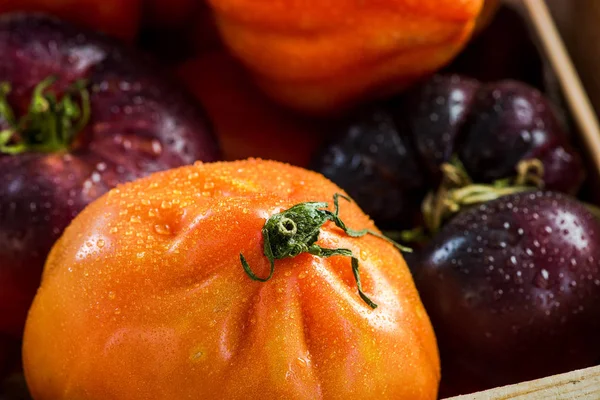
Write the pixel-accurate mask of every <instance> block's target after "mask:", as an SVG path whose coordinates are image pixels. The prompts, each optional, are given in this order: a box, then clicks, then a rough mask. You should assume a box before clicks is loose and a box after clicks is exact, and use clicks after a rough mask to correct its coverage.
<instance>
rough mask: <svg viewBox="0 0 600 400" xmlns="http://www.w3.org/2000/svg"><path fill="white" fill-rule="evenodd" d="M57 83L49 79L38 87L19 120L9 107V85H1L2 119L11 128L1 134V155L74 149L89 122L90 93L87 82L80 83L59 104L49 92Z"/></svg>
mask: <svg viewBox="0 0 600 400" xmlns="http://www.w3.org/2000/svg"><path fill="white" fill-rule="evenodd" d="M54 82H56V78H55V77H52V76H50V77H48V78H46V79H44V80H43V81H41V82H40V83H38V84H37V85H36V86H35V88H34V89H33V93H32V95H31V101H30V103H29V107H28V109H27V113H25V114H24V115H23V116H21V117H20V118H18V119H17V118H16V117H15V113H14V111H13V110H12V108H11V107H10V105H9V103H8V95H9V94H10V91H11V86H10V84H9V83H8V82H2V83H0V117H1V118H2V119H4V121H5V122H6V124H7V125H8V126H9V127H8V128H7V129H4V130H2V131H0V153H4V154H20V153H24V152H27V151H33V152H42V153H53V152H58V151H62V150H67V149H69V148H70V147H71V146H72V145H73V142H74V140H75V138H76V136H77V134H78V133H79V132H81V131H82V130H83V129H84V127H85V126H86V125H87V123H88V122H89V120H90V114H91V111H90V96H89V92H88V90H87V89H86V83H85V81H77V82H75V83H74V84H72V85H71V86H70V87H69V88H67V90H66V91H65V93H64V94H63V96H62V97H61V99H60V100H58V99H57V97H56V95H55V94H53V93H52V92H50V91H49V90H48V89H49V88H50V87H51V86H52V85H53V84H54ZM75 97H79V101H77V100H76V99H75Z"/></svg>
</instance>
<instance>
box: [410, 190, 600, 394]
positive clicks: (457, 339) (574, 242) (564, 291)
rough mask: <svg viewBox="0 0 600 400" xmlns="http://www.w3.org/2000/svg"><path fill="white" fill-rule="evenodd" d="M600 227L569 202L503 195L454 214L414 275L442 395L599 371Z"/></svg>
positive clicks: (544, 195)
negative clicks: (433, 339) (438, 361)
mask: <svg viewBox="0 0 600 400" xmlns="http://www.w3.org/2000/svg"><path fill="white" fill-rule="evenodd" d="M599 243H600V222H599V221H598V219H597V218H596V217H595V216H594V215H592V214H591V213H590V212H589V211H588V210H587V209H586V208H585V207H584V206H583V205H582V204H581V203H579V202H577V201H576V200H574V199H572V198H570V197H567V196H565V195H562V194H557V193H552V192H529V193H523V194H516V195H510V196H505V197H502V198H500V199H498V200H495V201H492V202H489V203H486V204H483V205H480V206H477V207H475V208H472V209H469V210H467V211H464V212H462V213H461V214H459V215H458V216H456V217H455V218H454V219H453V220H451V222H450V223H449V224H447V225H446V226H445V227H444V228H443V229H442V231H441V232H440V233H439V234H438V235H437V236H435V237H434V239H433V240H432V241H431V242H430V243H429V244H428V245H427V247H426V248H425V249H423V251H422V252H421V253H420V254H419V255H418V263H417V264H416V268H414V271H413V273H414V276H415V282H416V284H417V287H418V288H419V293H420V294H421V297H422V300H423V303H424V304H425V306H426V309H427V311H428V314H429V316H430V317H431V320H432V323H433V325H434V329H435V330H436V335H437V338H438V343H439V346H440V352H441V355H442V364H443V373H442V376H443V377H444V382H448V383H452V384H453V386H452V387H448V386H445V388H444V389H445V391H446V393H445V395H451V394H457V393H467V392H471V391H476V390H482V389H485V388H489V387H494V386H500V385H505V384H509V383H516V382H521V381H526V380H530V379H534V378H539V377H542V376H547V375H552V374H556V373H560V372H566V371H570V370H574V369H577V368H584V367H587V366H591V365H594V363H595V362H597V360H598V358H599V357H600V342H599V341H598V335H599V334H600V320H598V318H597V317H598V312H599V311H600V310H599V308H598V307H599V304H600V244H599Z"/></svg>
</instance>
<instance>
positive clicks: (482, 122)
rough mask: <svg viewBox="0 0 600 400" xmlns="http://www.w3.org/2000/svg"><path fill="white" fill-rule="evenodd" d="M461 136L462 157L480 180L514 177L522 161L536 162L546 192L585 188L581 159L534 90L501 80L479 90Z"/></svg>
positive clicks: (476, 178) (460, 153)
mask: <svg viewBox="0 0 600 400" xmlns="http://www.w3.org/2000/svg"><path fill="white" fill-rule="evenodd" d="M462 135H463V137H462V138H461V144H460V145H459V151H458V154H459V157H460V159H461V160H462V162H463V164H464V166H465V167H466V169H467V171H468V172H469V174H470V175H471V176H472V177H473V179H474V180H475V181H478V182H491V181H493V180H496V179H500V178H505V177H507V176H511V175H514V174H515V166H516V165H517V164H518V163H519V161H521V160H525V159H532V158H537V159H540V160H541V161H542V163H543V164H544V167H545V174H544V182H545V188H546V189H548V190H554V191H559V192H564V193H570V194H574V193H576V192H577V190H578V189H579V187H580V186H581V183H582V181H583V177H584V173H583V165H582V162H581V159H580V157H579V156H578V154H577V153H576V152H575V151H574V150H573V149H572V148H571V146H570V145H569V144H568V139H567V135H566V133H565V131H564V129H563V128H562V126H561V125H560V123H559V121H558V119H557V118H556V115H555V111H554V109H553V107H552V105H551V104H550V103H549V102H548V101H547V100H546V99H545V98H544V96H543V95H542V94H541V93H540V92H539V91H537V90H535V89H533V88H531V87H530V86H527V85H525V84H522V83H519V82H516V81H502V82H497V83H493V84H489V85H484V86H482V87H480V88H479V90H478V91H477V94H476V96H475V99H474V101H473V108H472V109H471V111H470V115H469V119H468V122H467V123H466V124H465V126H464V127H463V134H462Z"/></svg>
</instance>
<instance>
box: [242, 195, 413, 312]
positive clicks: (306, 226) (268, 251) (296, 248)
mask: <svg viewBox="0 0 600 400" xmlns="http://www.w3.org/2000/svg"><path fill="white" fill-rule="evenodd" d="M340 198H342V199H344V200H346V201H351V200H350V199H349V198H348V197H346V196H343V195H341V194H339V193H336V194H334V196H333V205H334V211H333V212H332V211H330V210H328V209H327V207H328V204H327V203H325V202H306V203H300V204H296V205H295V206H293V207H291V208H289V209H287V210H285V211H282V212H280V213H278V214H275V215H273V216H271V217H270V218H269V219H268V220H267V221H266V223H265V225H264V226H263V228H262V236H263V241H264V244H263V253H264V255H265V257H267V259H268V260H269V263H270V272H269V275H268V276H267V277H266V278H261V277H259V276H257V275H256V274H255V273H254V272H253V271H252V269H251V268H250V266H249V265H248V262H247V261H246V258H245V257H244V256H243V254H241V253H240V261H241V263H242V267H243V268H244V271H246V274H248V276H249V277H250V278H251V279H252V280H255V281H260V282H267V281H268V280H270V279H271V278H272V277H273V273H274V272H275V260H281V259H283V258H292V257H296V256H297V255H299V254H302V253H309V254H312V255H314V256H318V257H332V256H346V257H350V258H351V260H352V262H351V265H352V272H353V274H354V279H355V280H356V286H357V288H358V294H359V296H360V297H361V298H362V299H363V301H364V302H365V303H367V305H369V307H371V308H373V309H375V308H377V304H375V303H374V302H373V301H372V300H371V299H370V298H369V297H368V296H367V295H366V294H365V293H364V291H363V289H362V284H361V281H360V272H359V263H358V258H356V257H355V256H354V254H353V253H352V250H349V249H343V248H337V249H327V248H323V247H321V246H319V245H317V244H316V242H317V240H318V239H319V233H320V231H321V227H322V226H323V225H324V224H325V223H326V222H327V221H332V222H333V223H334V224H335V225H336V226H337V227H339V228H340V229H342V230H343V231H344V233H345V234H346V235H348V236H350V237H354V238H359V237H362V236H365V235H372V236H375V237H378V238H380V239H383V240H386V241H388V242H390V243H391V244H393V245H394V246H395V247H396V248H397V249H399V250H401V251H404V252H410V251H411V249H409V248H407V247H404V246H401V245H400V244H398V243H396V242H394V241H393V240H391V239H389V238H387V237H385V236H383V235H380V234H379V233H377V232H374V231H372V230H370V229H362V230H353V229H350V228H348V227H347V226H346V224H345V223H344V222H343V221H342V220H341V219H340V217H339V199H340Z"/></svg>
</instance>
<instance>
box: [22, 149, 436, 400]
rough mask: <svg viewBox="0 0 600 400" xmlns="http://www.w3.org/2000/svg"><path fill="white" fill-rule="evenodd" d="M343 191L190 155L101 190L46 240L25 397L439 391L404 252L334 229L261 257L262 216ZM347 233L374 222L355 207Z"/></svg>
mask: <svg viewBox="0 0 600 400" xmlns="http://www.w3.org/2000/svg"><path fill="white" fill-rule="evenodd" d="M337 192H341V190H340V189H339V188H338V187H337V186H335V185H334V184H333V183H331V182H329V181H328V180H326V179H325V178H323V177H322V176H321V175H319V174H316V173H313V172H309V171H306V170H303V169H300V168H297V167H292V166H289V165H286V164H281V163H276V162H269V161H261V160H248V161H239V162H229V163H213V164H196V165H194V166H190V167H184V168H179V169H175V170H170V171H167V172H164V173H157V174H154V175H152V176H150V177H149V178H144V179H140V180H138V181H136V182H133V183H131V184H126V185H123V186H120V187H118V188H117V189H114V190H112V191H111V192H109V193H108V194H107V195H104V196H103V197H101V198H100V199H99V200H97V201H96V202H94V203H92V204H91V205H90V206H89V207H88V208H86V209H85V210H84V211H83V212H82V213H81V214H80V215H79V216H78V217H77V218H76V219H75V220H74V222H73V223H72V224H71V226H70V227H69V228H67V230H66V231H65V234H64V235H63V236H62V237H61V239H60V240H59V242H58V243H57V244H56V246H55V247H54V248H53V250H52V252H51V255H50V257H49V259H48V262H47V264H46V267H45V272H44V276H43V281H42V285H41V288H40V289H39V291H38V294H37V296H36V299H35V301H34V304H33V306H32V308H31V310H30V314H29V317H28V322H27V326H26V331H25V338H24V348H23V360H24V368H25V373H26V378H27V382H28V385H29V388H30V390H31V393H32V395H33V397H34V399H36V400H58V399H70V400H71V399H79V398H85V399H86V400H96V399H98V400H100V399H101V400H107V399H110V400H113V399H114V400H120V399H127V400H138V399H140V400H141V399H150V398H151V399H157V400H162V399H164V400H170V399H186V398H193V399H348V398H361V399H406V400H409V399H410V400H418V399H431V400H433V399H435V398H436V396H437V389H438V382H439V378H440V371H439V358H438V352H437V346H436V341H435V337H434V334H433V330H432V328H431V325H430V323H429V319H428V317H427V315H426V313H425V310H424V308H423V306H422V304H421V301H420V299H419V296H418V293H417V291H416V289H415V286H414V283H413V281H412V277H411V275H410V272H409V271H408V268H407V267H406V264H405V262H404V260H403V258H402V256H401V254H400V253H399V252H398V251H397V250H396V249H395V248H394V247H393V246H392V245H391V244H390V243H388V242H386V241H385V240H382V239H380V238H377V237H374V236H370V235H369V236H364V237H361V238H351V237H349V236H348V235H346V234H345V233H344V231H342V230H341V229H339V228H337V227H336V226H335V225H334V224H332V223H331V222H327V223H325V224H324V225H323V226H322V228H321V231H320V232H321V233H320V238H319V240H318V242H317V244H318V245H320V246H322V247H325V248H340V247H343V248H347V249H350V250H352V252H353V254H354V255H355V256H356V257H357V258H358V259H359V262H360V275H361V278H362V285H363V290H364V291H365V293H366V294H367V295H368V296H369V297H370V298H371V299H372V300H373V301H374V302H376V303H377V304H378V308H377V309H375V310H373V309H371V308H370V307H369V306H368V305H367V304H365V302H363V300H362V299H361V298H360V297H359V295H358V293H357V287H356V283H355V280H354V277H353V274H352V269H351V266H350V258H349V257H343V256H334V257H330V258H320V257H316V256H312V255H309V254H306V253H304V254H300V255H299V256H297V257H294V258H287V259H282V260H277V261H276V262H275V272H274V275H273V278H272V279H271V280H269V281H268V282H264V283H263V282H257V281H253V280H251V279H250V277H249V276H248V275H247V274H246V273H245V272H244V269H243V268H242V266H241V264H240V253H242V254H243V255H244V257H245V258H246V260H247V261H248V263H249V265H250V266H251V267H252V269H253V271H254V272H255V273H256V275H258V276H266V275H267V274H268V270H269V263H268V261H267V259H266V258H265V255H264V254H263V239H262V235H261V229H262V227H263V225H264V224H265V220H266V219H267V218H269V217H270V216H272V215H273V214H276V213H279V212H281V211H283V210H286V209H288V208H290V207H292V206H294V205H296V204H299V203H302V202H307V201H324V202H328V203H329V209H330V210H332V197H333V195H334V194H335V193H337ZM340 210H341V212H340V217H341V218H342V219H343V221H344V222H345V223H346V224H347V226H349V227H351V228H356V229H359V228H360V229H362V228H369V229H373V230H376V228H375V227H374V225H373V223H372V221H371V220H370V219H369V218H368V216H367V215H365V214H364V213H363V212H362V211H361V210H360V209H359V208H358V206H356V205H355V204H354V203H348V202H345V201H344V202H343V203H341V204H340Z"/></svg>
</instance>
